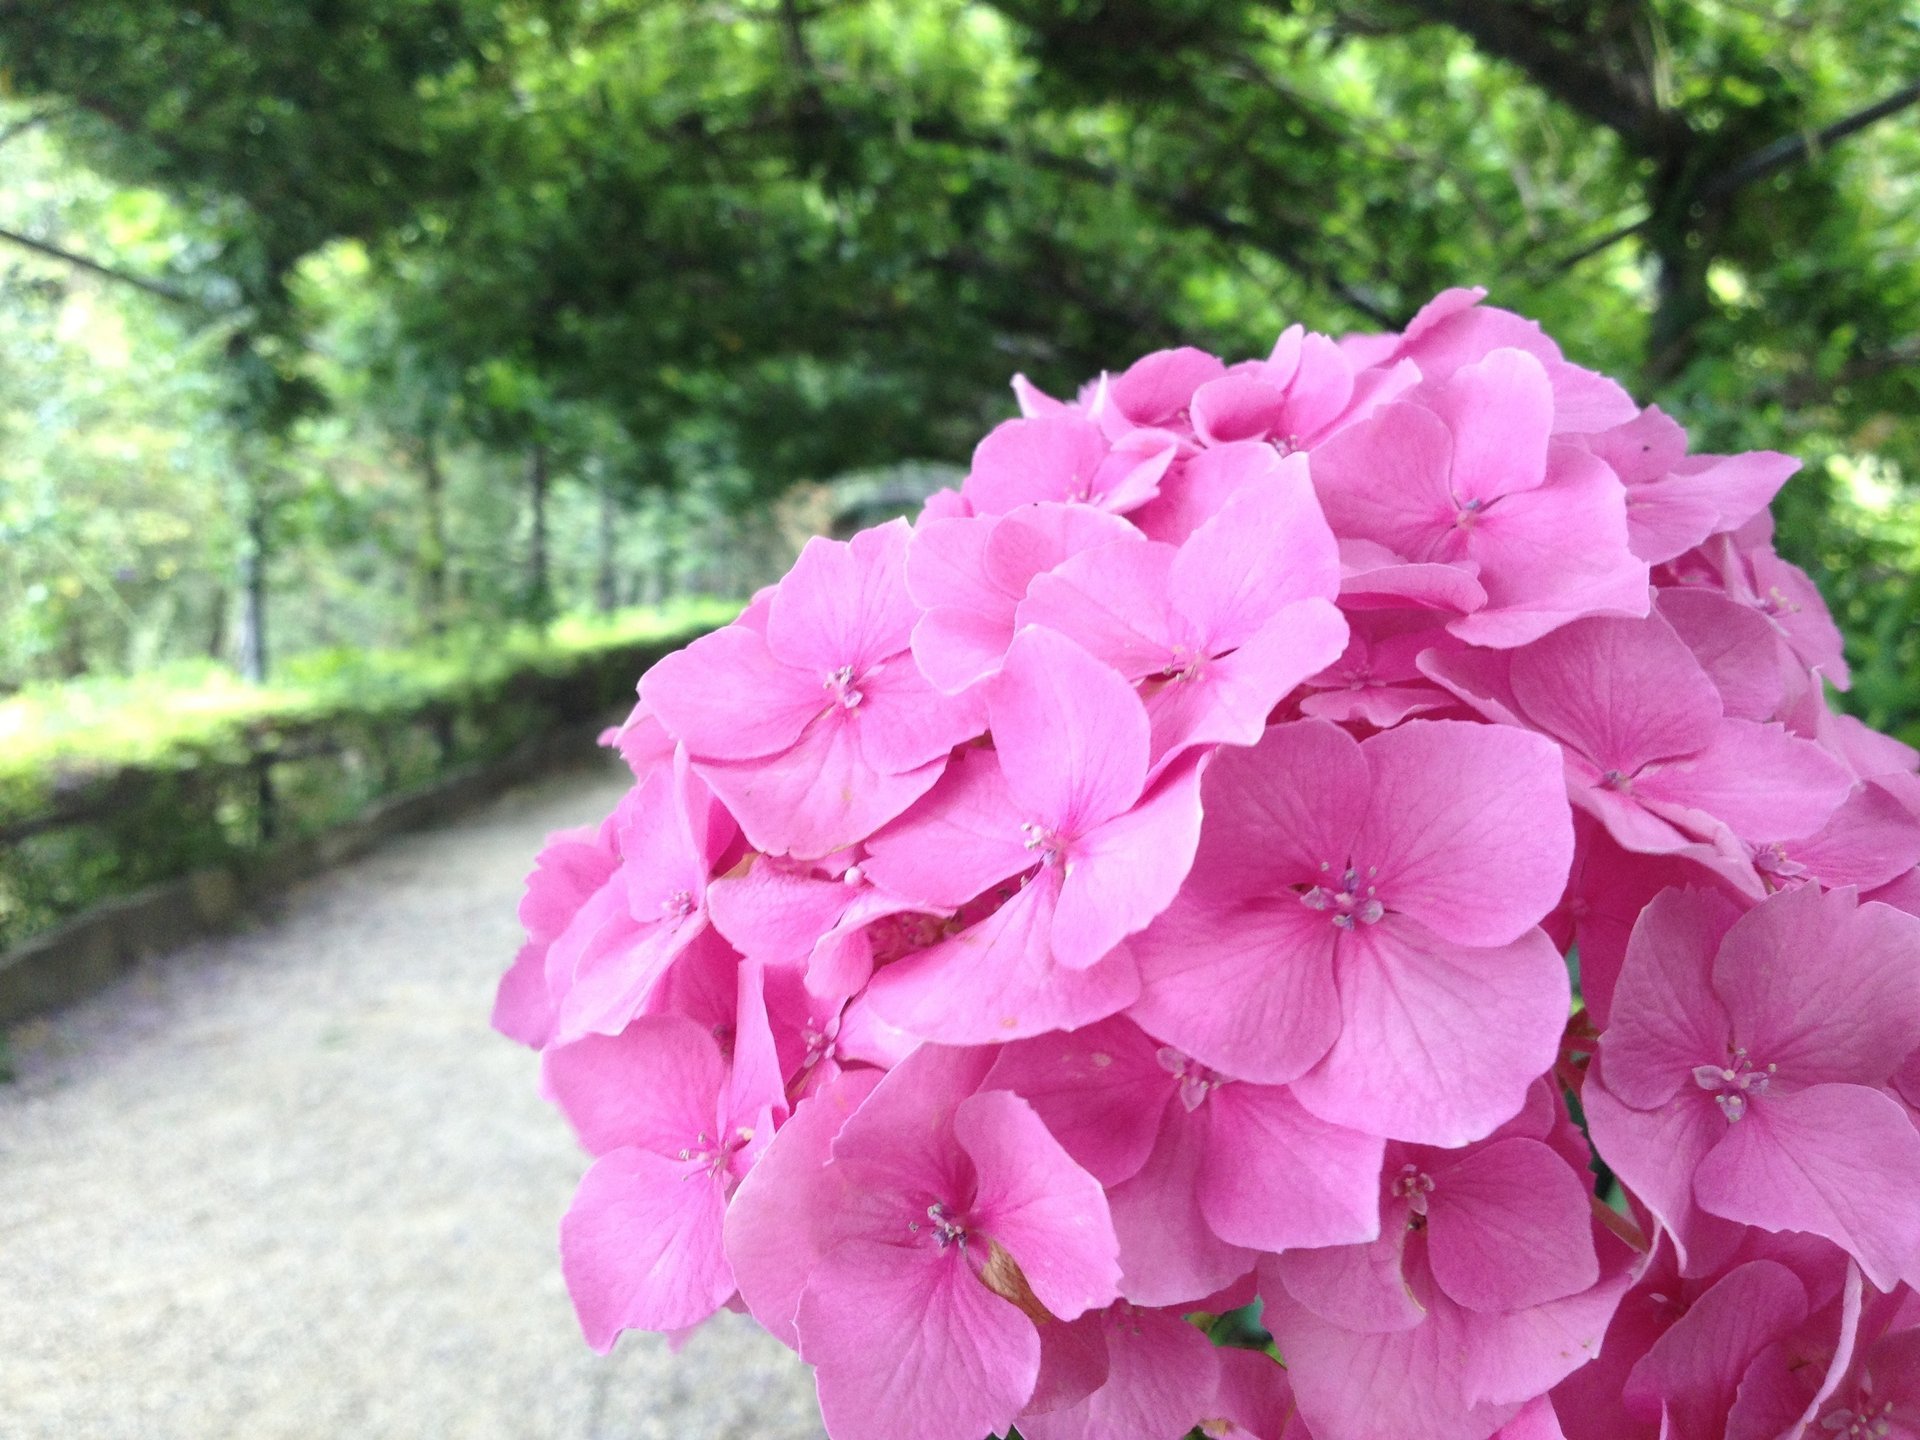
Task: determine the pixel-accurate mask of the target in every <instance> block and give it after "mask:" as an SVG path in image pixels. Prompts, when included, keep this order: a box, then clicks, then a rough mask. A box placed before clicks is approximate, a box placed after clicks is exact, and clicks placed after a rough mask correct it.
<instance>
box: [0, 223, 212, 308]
mask: <svg viewBox="0 0 1920 1440" xmlns="http://www.w3.org/2000/svg"><path fill="white" fill-rule="evenodd" d="M0 240H3V241H6V242H8V243H9V244H13V245H18V246H20V247H21V248H22V249H23V250H31V251H33V253H34V254H36V255H44V256H46V257H47V258H48V259H50V260H58V261H60V263H61V264H63V265H71V266H73V267H74V268H75V269H76V270H84V271H86V272H87V273H88V274H90V275H98V276H100V277H102V278H103V279H107V280H115V281H118V282H119V283H120V284H122V285H131V286H132V287H133V288H134V289H136V290H144V291H145V292H146V293H147V294H149V295H154V296H158V297H159V298H160V299H162V300H166V301H169V302H171V303H172V304H175V305H193V304H195V303H197V302H195V300H194V298H193V297H192V296H191V295H189V294H187V293H186V292H185V291H184V290H176V289H174V288H173V287H172V286H171V285H166V284H163V283H161V282H160V281H158V280H149V279H147V278H146V276H144V275H135V274H133V273H132V272H130V271H126V270H116V269H115V268H114V267H113V266H111V265H103V264H101V263H100V262H99V261H98V260H89V259H88V258H87V257H86V256H84V255H76V254H74V253H73V252H72V251H71V250H62V249H61V248H60V247H59V246H58V245H49V244H48V243H47V242H46V241H44V240H36V239H34V238H33V237H32V236H31V235H22V234H20V233H19V232H18V231H15V230H8V229H5V228H4V227H0Z"/></svg>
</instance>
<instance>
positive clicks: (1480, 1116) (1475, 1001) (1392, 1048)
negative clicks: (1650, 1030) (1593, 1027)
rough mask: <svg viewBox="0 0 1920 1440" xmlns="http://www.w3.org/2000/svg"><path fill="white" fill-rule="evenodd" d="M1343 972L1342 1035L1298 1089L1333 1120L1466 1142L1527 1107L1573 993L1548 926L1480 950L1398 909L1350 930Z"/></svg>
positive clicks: (1400, 1135) (1395, 1134) (1377, 1131)
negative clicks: (1492, 1040)
mask: <svg viewBox="0 0 1920 1440" xmlns="http://www.w3.org/2000/svg"><path fill="white" fill-rule="evenodd" d="M1336 983H1337V984H1338V986H1339V988H1340V1011H1341V1018H1342V1020H1343V1022H1344V1023H1343V1026H1342V1029H1341V1032H1340V1038H1339V1039H1337V1040H1335V1041H1334V1043H1333V1048H1332V1049H1331V1050H1329V1051H1328V1052H1327V1055H1326V1058H1325V1059H1323V1060H1321V1062H1320V1063H1319V1064H1318V1065H1316V1066H1315V1067H1314V1068H1313V1069H1312V1070H1309V1071H1308V1072H1307V1073H1306V1074H1305V1075H1302V1076H1301V1077H1300V1078H1299V1079H1298V1080H1296V1081H1294V1093H1295V1094H1296V1095H1298V1096H1299V1097H1300V1103H1301V1104H1303V1105H1305V1106H1306V1107H1307V1108H1308V1109H1309V1110H1311V1111H1313V1113H1314V1114H1316V1115H1318V1116H1319V1117H1320V1118H1321V1119H1323V1120H1330V1121H1332V1122H1333V1123H1334V1124H1336V1125H1345V1126H1348V1127H1349V1128H1351V1129H1355V1130H1364V1131H1367V1132H1368V1133H1370V1134H1374V1135H1384V1136H1386V1137H1387V1138H1389V1139H1395V1140H1414V1141H1418V1142H1420V1143H1423V1144H1428V1145H1464V1144H1465V1143H1467V1142H1468V1141H1469V1140H1475V1139H1478V1138H1479V1137H1480V1136H1482V1135H1485V1134H1486V1133H1487V1132H1489V1131H1490V1130H1492V1129H1493V1128H1494V1127H1495V1126H1496V1125H1498V1124H1500V1122H1501V1121H1503V1120H1506V1119H1508V1118H1509V1117H1510V1116H1512V1115H1513V1114H1514V1113H1515V1112H1517V1111H1518V1110H1519V1109H1520V1107H1521V1105H1522V1104H1524V1103H1525V1101H1526V1096H1527V1089H1528V1087H1529V1086H1530V1085H1531V1084H1532V1082H1533V1080H1534V1077H1536V1076H1538V1075H1540V1074H1542V1073H1544V1072H1545V1071H1546V1070H1547V1068H1548V1067H1549V1066H1551V1065H1552V1064H1553V1061H1554V1057H1555V1056H1556V1055H1557V1054H1558V1053H1559V1049H1560V1032H1561V1030H1562V1029H1563V1028H1564V1027H1565V1025H1566V1019H1567V1008H1568V1004H1569V1002H1570V999H1571V994H1570V989H1569V986H1568V982H1567V971H1566V966H1565V965H1564V964H1563V963H1562V961H1561V959H1560V956H1559V954H1558V952H1556V951H1555V950H1554V948H1553V945H1552V943H1551V942H1550V941H1549V940H1548V939H1547V937H1546V936H1545V935H1543V934H1542V933H1541V932H1540V931H1538V930H1534V931H1531V932H1529V933H1528V934H1526V935H1523V936H1522V937H1521V938H1520V939H1519V940H1517V941H1515V942H1514V943H1513V944H1511V945H1506V946H1502V947H1500V948H1498V949H1476V950H1469V949H1465V948H1463V947H1460V946H1457V945H1453V944H1451V943H1449V942H1447V941H1445V940H1442V939H1440V938H1439V937H1438V936H1436V935H1433V934H1431V933H1429V932H1427V931H1425V930H1423V929H1421V927H1420V926H1418V925H1416V924H1414V923H1413V922H1412V921H1409V920H1402V919H1400V918H1399V917H1397V916H1393V915H1389V916H1388V917H1387V918H1386V919H1385V920H1383V921H1381V922H1380V923H1379V924H1377V925H1371V926H1366V927H1364V928H1363V929H1360V930H1356V931H1354V932H1351V933H1350V934H1349V935H1348V936H1346V937H1343V939H1342V941H1341V945H1340V951H1339V954H1338V958H1337V970H1336ZM1489 1034H1497V1035H1499V1036H1500V1037H1501V1039H1502V1043H1501V1044H1499V1045H1497V1046H1494V1045H1488V1044H1487V1043H1486V1037H1487V1036H1488V1035H1489Z"/></svg>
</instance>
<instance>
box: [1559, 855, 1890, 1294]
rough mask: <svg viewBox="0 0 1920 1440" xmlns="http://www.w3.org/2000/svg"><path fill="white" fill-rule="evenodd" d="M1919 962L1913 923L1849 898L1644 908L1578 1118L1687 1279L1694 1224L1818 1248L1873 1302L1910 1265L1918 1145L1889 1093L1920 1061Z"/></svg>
mask: <svg viewBox="0 0 1920 1440" xmlns="http://www.w3.org/2000/svg"><path fill="white" fill-rule="evenodd" d="M1916 951H1920V921H1916V920H1914V919H1913V917H1911V916H1908V915H1905V914H1902V913H1901V912H1899V911H1897V910H1893V909H1891V908H1889V907H1887V906H1884V905H1874V904H1864V905H1863V904H1860V903H1858V902H1857V901H1856V899H1855V897H1854V895H1853V892H1851V891H1847V890H1842V891H1836V892H1834V893H1832V894H1822V893H1820V891H1819V890H1818V889H1817V888H1816V887H1813V886H1804V887H1801V888H1799V889H1795V890H1788V891H1784V892H1782V893H1780V894H1778V895H1775V896H1773V897H1772V898H1771V899H1769V900H1767V901H1766V902H1765V903H1764V904H1762V905H1760V906H1759V907H1757V908H1756V909H1754V910H1752V911H1750V912H1749V913H1747V914H1746V915H1739V914H1738V912H1737V911H1735V910H1734V909H1733V908H1732V907H1731V906H1730V905H1729V904H1728V903H1727V902H1726V901H1724V900H1721V899H1719V898H1717V897H1715V896H1711V895H1708V894H1704V893H1702V892H1698V891H1669V892H1667V893H1665V894H1663V895H1661V896H1660V897H1659V898H1657V899H1655V900H1654V902H1653V903H1652V904H1651V905H1649V906H1648V907H1647V910H1646V913H1645V914H1644V915H1643V916H1642V917H1641V920H1640V923H1639V924H1638V925H1637V926H1636V927H1635V929H1634V934H1633V940H1632V942H1631V944H1630V945H1629V946H1628V950H1627V961H1626V965H1625V967H1624V968H1623V969H1622V971H1621V975H1620V982H1619V984H1618V986H1617V987H1616V988H1615V991H1614V996H1613V1013H1612V1017H1611V1023H1610V1024H1609V1025H1608V1027H1607V1031H1606V1034H1605V1035H1604V1036H1603V1037H1602V1039H1601V1042H1600V1053H1599V1056H1598V1057H1597V1059H1596V1062H1595V1066H1594V1069H1593V1071H1592V1073H1591V1074H1590V1076H1589V1078H1588V1082H1587V1086H1586V1090H1585V1092H1584V1101H1585V1104H1586V1110H1587V1119H1588V1123H1589V1124H1590V1126H1591V1127H1592V1134H1593V1138H1594V1143H1595V1144H1596V1146H1597V1147H1598V1148H1599V1151H1600V1153H1601V1155H1602V1156H1604V1157H1605V1158H1606V1161H1607V1163H1608V1164H1609V1165H1611V1166H1612V1167H1613V1168H1614V1171H1615V1172H1616V1173H1617V1174H1618V1175H1619V1176H1620V1178H1621V1179H1622V1180H1623V1181H1625V1182H1626V1184H1627V1185H1628V1186H1630V1187H1631V1188H1632V1190H1633V1191H1634V1193H1635V1194H1636V1195H1638V1196H1639V1197H1640V1198H1641V1199H1642V1200H1644V1201H1645V1202H1646V1203H1647V1205H1648V1206H1649V1207H1650V1208H1651V1209H1652V1210H1653V1212H1654V1213H1655V1214H1656V1215H1657V1216H1659V1218H1660V1220H1661V1222H1662V1223H1663V1224H1664V1225H1665V1226H1666V1227H1667V1228H1668V1229H1669V1230H1670V1231H1672V1232H1673V1234H1674V1237H1675V1239H1676V1241H1677V1242H1678V1243H1679V1244H1680V1246H1681V1247H1682V1251H1683V1255H1684V1256H1685V1258H1686V1259H1687V1260H1688V1261H1689V1263H1690V1265H1691V1266H1693V1267H1696V1268H1697V1266H1698V1264H1699V1260H1698V1258H1697V1257H1695V1256H1693V1255H1691V1254H1690V1253H1688V1252H1690V1251H1691V1249H1692V1248H1693V1242H1694V1239H1695V1236H1694V1233H1693V1232H1694V1230H1695V1229H1696V1227H1697V1221H1696V1212H1704V1213H1705V1214H1706V1215H1708V1216H1717V1217H1720V1218H1721V1219H1723V1220H1726V1221H1733V1222H1735V1223H1737V1224H1745V1225H1757V1226H1759V1227H1761V1228H1762V1229H1765V1230H1804V1231H1809V1232H1811V1233H1813V1234H1815V1235H1822V1236H1825V1237H1826V1238H1827V1239H1829V1240H1831V1241H1832V1242H1833V1243H1834V1244H1836V1245H1838V1246H1840V1247H1841V1248H1842V1249H1844V1250H1846V1251H1847V1252H1848V1253H1849V1254H1851V1255H1852V1256H1853V1257H1854V1258H1855V1259H1856V1260H1857V1261H1859V1263H1860V1266H1861V1268H1862V1269H1863V1270H1864V1271H1865V1272H1866V1274H1867V1277H1868V1279H1870V1280H1872V1281H1873V1283H1874V1284H1875V1285H1877V1286H1880V1287H1881V1288H1882V1289H1887V1288H1891V1286H1892V1285H1893V1284H1894V1283H1895V1281H1896V1280H1897V1279H1899V1278H1900V1276H1901V1272H1902V1271H1903V1270H1904V1269H1905V1268H1907V1267H1908V1266H1909V1265H1911V1264H1912V1263H1913V1261H1914V1258H1915V1255H1916V1252H1920V1131H1916V1130H1915V1128H1914V1122H1913V1120H1912V1118H1911V1117H1910V1116H1909V1114H1908V1112H1907V1110H1906V1108H1905V1107H1904V1106H1903V1105H1902V1104H1901V1103H1900V1101H1899V1100H1897V1099H1895V1098H1894V1097H1893V1096H1892V1095H1890V1094H1889V1093H1888V1092H1887V1090H1886V1088H1885V1087H1886V1086H1887V1084H1888V1082H1889V1081H1890V1079H1891V1078H1892V1076H1893V1074H1894V1072H1895V1071H1896V1070H1897V1069H1898V1068H1899V1067H1900V1065H1901V1062H1902V1061H1904V1060H1905V1059H1906V1057H1907V1056H1908V1055H1910V1054H1912V1053H1913V1051H1914V1050H1916V1049H1920V967H1917V966H1915V964H1914V963H1913V957H1914V955H1915V953H1916ZM1815 957H1817V961H1815ZM1810 962H1815V963H1810ZM1708 1228H1709V1229H1710V1228H1711V1227H1708Z"/></svg>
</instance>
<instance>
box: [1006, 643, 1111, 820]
mask: <svg viewBox="0 0 1920 1440" xmlns="http://www.w3.org/2000/svg"><path fill="white" fill-rule="evenodd" d="M987 707H988V714H989V716H990V718H991V720H992V724H993V741H994V747H995V749H996V751H997V752H998V754H999V756H1000V768H1001V770H1002V771H1003V772H1004V773H1005V775H1006V777H1007V787H1008V789H1009V790H1011V791H1012V792H1013V796H1014V798H1015V800H1017V801H1018V802H1019V803H1020V805H1021V806H1022V807H1023V808H1024V809H1025V811H1026V813H1027V815H1028V816H1029V817H1030V818H1031V819H1033V820H1035V821H1037V822H1039V823H1042V824H1044V825H1045V826H1046V827H1047V828H1048V829H1050V830H1053V831H1056V832H1058V833H1059V834H1061V835H1062V836H1075V835H1082V834H1085V833H1086V832H1087V831H1088V830H1091V829H1092V828H1093V827H1094V826H1096V825H1099V824H1100V823H1101V822H1103V821H1106V820H1110V819H1112V818H1113V817H1114V816H1116V815H1119V814H1122V813H1123V812H1125V811H1126V810H1128V809H1130V808H1131V807H1132V805H1133V803H1134V802H1135V801H1136V800H1138V799H1139V798H1140V791H1141V788H1142V786H1143V784H1144V782H1145V780H1146V776H1147V751H1148V743H1149V737H1148V726H1147V712H1146V709H1145V708H1144V707H1143V706H1142V705H1141V703H1140V698H1139V696H1137V695H1135V694H1134V693H1133V687H1132V686H1131V685H1129V684H1127V682H1126V681H1125V680H1124V679H1122V678H1121V677H1120V676H1119V675H1118V674H1116V673H1115V672H1114V671H1113V670H1111V669H1110V668H1108V667H1107V666H1105V665H1103V664H1101V663H1100V662H1099V661H1098V660H1096V659H1094V658H1093V656H1091V655H1089V654H1088V653H1087V652H1086V651H1085V650H1083V649H1081V648H1080V647H1079V646H1078V645H1075V644H1074V643H1073V642H1072V641H1071V640H1068V639H1067V638H1065V637H1064V636H1062V635H1056V634H1054V633H1053V632H1052V631H1049V630H1042V629H1038V628H1035V627H1029V628H1027V629H1025V630H1022V631H1021V632H1020V633H1019V634H1018V635H1016V636H1015V637H1014V640H1013V645H1012V648H1010V649H1009V650H1008V651H1007V661H1006V664H1005V665H1004V666H1003V667H1002V668H1001V671H1000V673H999V675H997V676H996V677H995V678H994V680H993V681H992V683H991V684H990V685H989V686H988V690H987Z"/></svg>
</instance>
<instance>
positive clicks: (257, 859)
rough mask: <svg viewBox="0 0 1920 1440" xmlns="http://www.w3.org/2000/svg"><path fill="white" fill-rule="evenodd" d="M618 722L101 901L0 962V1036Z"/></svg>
mask: <svg viewBox="0 0 1920 1440" xmlns="http://www.w3.org/2000/svg"><path fill="white" fill-rule="evenodd" d="M625 714H626V711H625V710H624V709H623V710H621V711H620V712H618V713H617V714H610V715H608V716H604V717H600V718H598V719H595V720H593V721H590V722H587V723H584V724H576V725H568V726H565V727H563V728H561V729H558V730H553V731H549V732H548V733H546V734H544V735H537V736H534V737H532V738H530V739H527V740H525V741H522V742H521V743H520V744H519V745H516V746H515V747H514V748H513V749H512V750H509V751H508V752H507V753H506V754H505V755H502V756H499V757H497V758H495V759H492V760H487V761H482V762H480V763H477V764H474V765H468V766H465V767H463V768H461V769H459V770H456V771H454V772H452V773H451V774H449V775H446V776H444V777H442V778H441V779H439V780H435V781H432V782H431V783H429V784H426V785H421V786H418V787H416V788H415V789H412V790H406V791H402V792H401V793H399V794H397V795H390V796H388V797H386V798H384V799H382V800H377V801H375V802H374V803H373V804H372V805H370V806H368V807H367V808H366V809H365V810H363V811H361V812H360V814H358V815H356V816H355V817H354V818H353V819H351V820H347V821H343V822H342V823H341V824H339V825H335V826H332V827H330V828H328V829H326V830H322V831H320V832H319V833H317V834H314V835H308V836H304V837H302V838H300V839H298V840H289V841H285V842H282V843H281V844H278V845H275V846H273V847H272V848H270V849H268V850H265V851H262V852H260V853H258V854H255V855H250V856H248V857H246V858H244V859H242V860H239V861H236V862H234V863H232V864H228V865H216V866H209V867H207V868H205V869H201V870H195V871H193V872H192V873H190V874H187V875H183V876H181V877H180V878H178V879H176V880H166V881H162V882H161V883H159V884H157V885H151V886H148V887H147V888H146V889H144V890H139V891H136V892H135V893H133V894H132V895H125V896H120V897H118V898H116V899H112V900H107V901H103V902H102V903H100V904H99V905H96V906H94V907H93V908H92V909H90V910H86V911H83V912H82V913H80V914H79V915H76V916H74V917H73V918H72V919H70V920H66V921H64V922H62V923H61V924H59V925H57V926H55V927H54V928H53V929H51V930H48V931H45V932H43V933H42V934H39V935H36V936H34V937H33V938H32V939H30V940H27V941H24V942H22V943H21V944H19V945H17V946H15V947H14V948H13V949H11V950H8V951H6V952H5V953H3V954H0V1030H4V1029H5V1028H7V1027H9V1026H12V1025H16V1024H18V1023H19V1022H21V1021H23V1020H29V1019H32V1018H34V1017H35V1016H39V1015H44V1014H47V1013H49V1012H51V1011H54V1010H59V1009H63V1008H65V1007H66V1006H68V1005H71V1004H73V1003H74V1002H75V1001H78V1000H82V999H85V998H86V997H87V996H89V995H93V994H97V993H98V992H99V991H101V990H104V989H106V988H107V986H109V985H111V984H112V983H113V982H114V981H116V980H118V979H120V978H121V977H122V976H124V975H126V974H127V973H129V972H130V971H131V970H132V969H133V968H134V967H135V966H136V965H138V964H139V963H140V961H142V960H143V959H146V958H148V957H150V956H154V955H161V954H165V953H166V952H168V951H171V950H177V949H180V948H181V947H183V946H185V945H187V944H189V943H190V942H192V941H194V940H198V939H202V938H204V937H206V936H210V935H219V934H223V933H225V932H227V931H230V930H232V929H234V928H235V927H236V926H237V925H238V924H239V923H240V922H241V921H242V920H243V919H245V918H246V917H247V916H248V915H250V914H252V913H254V912H255V911H257V910H258V909H259V908H260V907H261V906H262V905H263V904H264V903H265V902H266V901H268V900H270V899H272V898H273V897H275V896H277V895H280V894H282V893H284V892H285V891H287V890H288V889H290V888H291V887H292V886H293V885H295V884H297V883H298V882H300V881H302V880H305V879H308V878H309V877H311V876H313V875H316V874H319V873H320V872H322V871H325V870H331V869H333V868H335V867H337V866H340V865H343V864H345V863H346V862H347V861H349V860H354V859H357V858H358V857H359V856H361V855H364V854H366V853H367V852H368V851H370V850H372V849H374V848H375V847H376V846H378V845H380V844H381V843H382V842H384V841H386V840H389V839H391V838H393V837H394V836H396V835H401V834H404V833H406V832H408V831H411V830H420V829H424V828H426V827H428V826H431V825H437V824H440V823H442V822H444V821H447V820H451V819H454V818H456V817H457V816H460V815H462V814H465V813H466V812H468V811H470V810H472V809H474V808H476V807H478V806H479V805H481V804H484V803H485V802H486V801H488V800H491V799H493V798H494V797H495V796H496V795H499V794H500V793H501V792H503V791H505V790H508V789H511V788H512V787H514V786H516V785H520V784H523V783H525V782H526V781H528V780H532V779H536V778H538V777H539V776H541V775H544V774H547V773H548V772H550V771H555V770H560V769H564V768H566V767H568V766H573V765H586V764H588V763H590V762H591V760H592V757H593V756H594V755H595V753H596V752H597V753H601V754H604V753H605V752H604V751H600V750H599V747H598V739H599V736H600V735H601V734H602V733H603V732H604V731H605V730H606V728H607V727H608V726H609V725H610V724H617V723H619V721H620V720H621V719H623V718H625Z"/></svg>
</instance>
